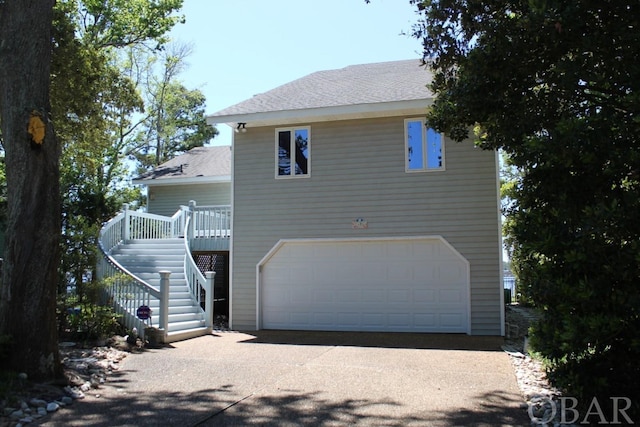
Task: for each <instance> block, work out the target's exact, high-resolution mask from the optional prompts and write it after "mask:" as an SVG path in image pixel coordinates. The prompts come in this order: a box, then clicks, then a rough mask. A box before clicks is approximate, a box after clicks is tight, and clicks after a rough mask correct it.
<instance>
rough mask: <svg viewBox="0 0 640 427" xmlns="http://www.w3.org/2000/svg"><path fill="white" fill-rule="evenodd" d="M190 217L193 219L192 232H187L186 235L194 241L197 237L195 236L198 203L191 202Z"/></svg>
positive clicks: (191, 223)
mask: <svg viewBox="0 0 640 427" xmlns="http://www.w3.org/2000/svg"><path fill="white" fill-rule="evenodd" d="M189 217H191V221H189V228H190V230H189V231H188V232H187V230H185V234H186V235H188V236H189V238H191V239H193V238H195V237H196V236H195V235H194V234H193V233H194V231H195V229H196V224H195V222H196V201H195V200H189Z"/></svg>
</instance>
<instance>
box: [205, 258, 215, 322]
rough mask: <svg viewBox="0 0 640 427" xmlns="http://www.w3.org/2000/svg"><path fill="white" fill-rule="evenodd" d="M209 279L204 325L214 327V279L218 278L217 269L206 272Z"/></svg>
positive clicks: (206, 290) (206, 289)
mask: <svg viewBox="0 0 640 427" xmlns="http://www.w3.org/2000/svg"><path fill="white" fill-rule="evenodd" d="M204 277H205V278H206V279H207V281H206V284H205V290H204V291H205V293H206V297H207V299H206V300H205V302H204V325H205V326H206V327H208V328H211V327H213V304H214V300H215V295H214V294H215V291H214V286H213V285H214V281H215V278H216V272H215V271H207V272H205V273H204Z"/></svg>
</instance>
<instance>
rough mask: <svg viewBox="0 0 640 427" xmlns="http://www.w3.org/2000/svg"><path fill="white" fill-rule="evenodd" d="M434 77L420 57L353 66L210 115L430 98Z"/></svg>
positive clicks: (310, 77)
mask: <svg viewBox="0 0 640 427" xmlns="http://www.w3.org/2000/svg"><path fill="white" fill-rule="evenodd" d="M430 79H431V73H430V71H428V69H427V68H426V67H424V66H423V65H421V62H420V61H419V60H417V59H415V60H413V59H412V60H404V61H394V62H380V63H375V64H362V65H352V66H349V67H345V68H341V69H338V70H328V71H318V72H315V73H312V74H309V75H308V76H305V77H302V78H300V79H297V80H294V81H292V82H290V83H286V84H284V85H282V86H279V87H277V88H275V89H272V90H270V91H268V92H265V93H261V94H259V95H255V96H254V97H252V98H250V99H247V100H245V101H243V102H240V103H239V104H236V105H232V106H231V107H228V108H225V109H223V110H220V111H218V112H216V113H214V114H212V115H210V116H209V117H210V118H211V120H212V121H215V118H217V117H224V116H237V115H244V114H247V115H250V114H256V113H265V112H277V111H295V110H308V109H316V108H330V107H342V106H354V105H364V104H377V103H389V102H400V101H411V100H426V99H430V98H432V94H431V92H430V91H429V90H428V89H427V87H426V84H427V83H428V82H429V81H430Z"/></svg>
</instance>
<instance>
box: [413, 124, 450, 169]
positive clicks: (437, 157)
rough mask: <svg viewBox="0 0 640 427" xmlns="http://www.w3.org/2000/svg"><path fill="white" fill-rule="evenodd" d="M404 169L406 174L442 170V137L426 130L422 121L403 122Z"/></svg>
mask: <svg viewBox="0 0 640 427" xmlns="http://www.w3.org/2000/svg"><path fill="white" fill-rule="evenodd" d="M404 141H405V153H406V156H405V168H406V171H407V172H423V171H432V170H443V169H444V143H443V138H442V135H441V134H439V133H438V132H436V131H435V130H433V129H430V128H427V126H426V125H425V121H424V119H406V120H405V121H404Z"/></svg>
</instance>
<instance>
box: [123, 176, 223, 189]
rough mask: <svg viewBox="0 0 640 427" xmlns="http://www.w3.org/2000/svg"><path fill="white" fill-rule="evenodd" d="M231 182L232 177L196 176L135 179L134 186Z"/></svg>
mask: <svg viewBox="0 0 640 427" xmlns="http://www.w3.org/2000/svg"><path fill="white" fill-rule="evenodd" d="M225 182H231V175H221V176H194V177H191V178H162V179H134V180H133V181H131V183H132V184H134V185H146V186H149V187H160V186H164V185H191V184H217V183H225Z"/></svg>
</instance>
